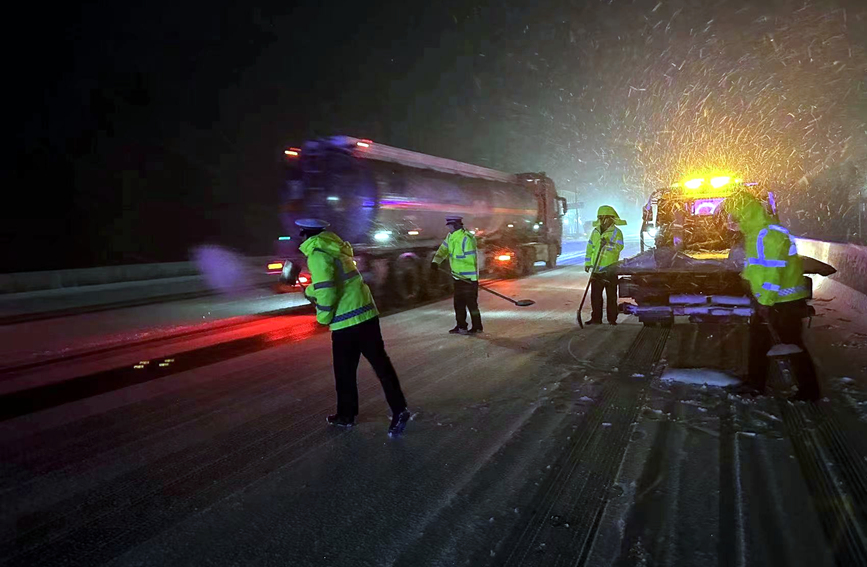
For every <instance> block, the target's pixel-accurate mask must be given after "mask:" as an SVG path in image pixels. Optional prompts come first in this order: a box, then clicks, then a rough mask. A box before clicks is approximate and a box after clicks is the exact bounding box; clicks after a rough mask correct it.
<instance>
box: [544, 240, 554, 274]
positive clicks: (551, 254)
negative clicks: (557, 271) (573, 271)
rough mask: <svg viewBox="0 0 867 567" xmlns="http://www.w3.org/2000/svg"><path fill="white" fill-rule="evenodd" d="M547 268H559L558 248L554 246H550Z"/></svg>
mask: <svg viewBox="0 0 867 567" xmlns="http://www.w3.org/2000/svg"><path fill="white" fill-rule="evenodd" d="M545 267H546V268H556V267H557V247H556V246H555V245H553V244H550V245H548V260H547V261H545Z"/></svg>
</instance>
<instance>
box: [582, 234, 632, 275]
mask: <svg viewBox="0 0 867 567" xmlns="http://www.w3.org/2000/svg"><path fill="white" fill-rule="evenodd" d="M601 229H602V227H599V226H597V227H596V228H594V229H593V232H591V233H590V240H588V241H587V252H586V253H585V254H584V265H585V266H587V267H590V268H592V267H593V264H594V262H596V254H598V253H599V245H600V244H601V243H602V239H603V238H604V239H605V240H607V241H608V244H606V245H605V247H604V248H603V249H602V256H600V257H599V266H598V268H597V271H598V270H601V269H602V268H606V267H608V266H610V265H611V264H614V263H616V262H618V261H619V260H620V252H621V251H622V250H623V231H622V230H620V229H619V228H617V227H616V226H614V225H613V224H612V225H611V226H610V227H609V228H608V230H606V231H605V234H602V233H601V232H600V230H601Z"/></svg>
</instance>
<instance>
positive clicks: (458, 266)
mask: <svg viewBox="0 0 867 567" xmlns="http://www.w3.org/2000/svg"><path fill="white" fill-rule="evenodd" d="M477 254H478V247H477V246H476V237H475V236H473V235H472V234H471V233H470V232H469V231H468V230H467V229H465V228H461V229H459V230H456V231H454V232H452V233H450V234H449V235H448V236H446V238H445V240H443V243H442V244H440V247H439V250H437V253H436V255H435V256H434V258H433V261H434V262H435V263H437V264H440V263H442V261H443V260H445V259H446V258H448V259H449V266H450V267H451V270H452V276H454V277H455V278H456V279H465V280H470V281H473V282H477V281H479V262H478V258H477V257H476V256H477Z"/></svg>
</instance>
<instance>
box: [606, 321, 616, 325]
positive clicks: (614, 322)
mask: <svg viewBox="0 0 867 567" xmlns="http://www.w3.org/2000/svg"><path fill="white" fill-rule="evenodd" d="M608 324H609V325H616V324H617V321H608Z"/></svg>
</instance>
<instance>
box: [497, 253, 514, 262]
mask: <svg viewBox="0 0 867 567" xmlns="http://www.w3.org/2000/svg"><path fill="white" fill-rule="evenodd" d="M497 260H498V261H500V262H511V261H512V256H511V254H500V255H499V256H497Z"/></svg>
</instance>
